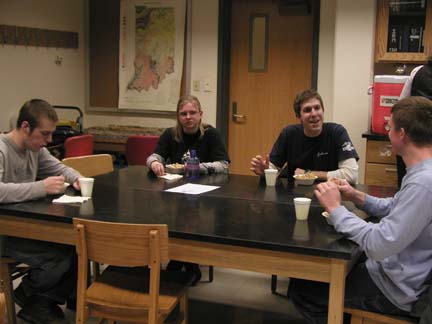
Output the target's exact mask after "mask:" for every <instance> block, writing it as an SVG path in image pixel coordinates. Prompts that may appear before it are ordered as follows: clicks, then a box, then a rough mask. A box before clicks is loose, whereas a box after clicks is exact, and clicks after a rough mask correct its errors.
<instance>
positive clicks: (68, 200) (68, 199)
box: [52, 195, 90, 204]
mask: <svg viewBox="0 0 432 324" xmlns="http://www.w3.org/2000/svg"><path fill="white" fill-rule="evenodd" d="M89 199H90V197H81V196H68V195H63V196H61V197H60V198H57V199H54V200H53V201H52V202H53V203H57V204H73V203H80V204H82V203H83V202H84V201H86V200H89Z"/></svg>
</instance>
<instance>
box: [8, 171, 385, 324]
mask: <svg viewBox="0 0 432 324" xmlns="http://www.w3.org/2000/svg"><path fill="white" fill-rule="evenodd" d="M183 183H186V182H185V181H184V180H179V181H174V182H167V181H165V180H161V179H157V178H155V177H154V176H153V175H152V174H151V173H148V172H147V169H146V168H145V167H129V168H125V169H119V170H116V171H115V172H113V173H110V174H106V175H102V176H98V177H96V179H95V185H94V189H93V198H92V199H91V200H89V201H87V202H85V203H83V204H82V205H59V204H52V203H51V200H52V199H53V197H47V198H45V199H41V200H37V201H30V202H24V203H17V204H3V205H0V234H3V235H10V236H18V237H26V238H32V239H39V240H46V241H51V242H58V243H65V244H75V242H76V239H75V233H74V231H73V228H72V219H73V218H74V217H79V218H86V219H95V220H102V221H110V222H123V223H150V224H151V223H163V224H168V228H169V234H170V257H171V258H173V259H176V260H182V261H188V262H195V263H199V264H211V265H215V266H221V267H227V268H236V269H241V270H248V271H256V272H262V273H268V274H277V275H283V276H287V277H293V278H303V279H309V280H316V281H321V282H329V283H330V293H329V305H330V306H329V317H328V322H329V323H335V324H337V323H342V317H343V303H344V287H345V276H346V274H347V272H348V271H349V266H350V262H352V261H353V260H354V259H355V257H356V256H357V255H358V247H357V245H356V244H354V243H353V242H351V241H349V240H347V239H345V238H344V237H343V236H342V235H340V234H338V233H336V232H335V230H334V229H333V227H331V226H329V225H327V223H326V221H325V219H324V218H323V217H322V216H321V212H322V211H323V210H322V208H321V207H320V206H319V204H318V202H317V200H316V199H315V198H314V196H313V187H312V186H309V187H306V186H304V187H302V186H296V185H295V184H294V183H292V182H287V181H286V179H278V181H277V184H276V186H275V187H266V186H265V181H263V180H260V178H259V177H255V176H237V175H230V176H228V175H212V176H207V177H202V178H200V179H199V180H198V181H197V183H201V184H210V185H218V186H220V188H219V189H216V190H214V191H210V192H208V193H204V194H201V195H184V194H177V193H169V192H164V190H165V189H168V188H172V187H175V186H178V185H180V184H183ZM361 189H363V190H365V191H368V192H372V193H373V194H374V195H377V196H390V195H392V194H393V192H390V191H389V189H388V188H381V187H362V188H361ZM68 194H77V193H76V192H75V191H74V190H73V189H72V188H68ZM298 196H306V197H310V198H312V206H311V209H310V213H309V219H308V221H296V219H295V211H294V206H293V198H294V197H298Z"/></svg>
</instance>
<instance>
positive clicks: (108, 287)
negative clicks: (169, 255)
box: [86, 267, 193, 314]
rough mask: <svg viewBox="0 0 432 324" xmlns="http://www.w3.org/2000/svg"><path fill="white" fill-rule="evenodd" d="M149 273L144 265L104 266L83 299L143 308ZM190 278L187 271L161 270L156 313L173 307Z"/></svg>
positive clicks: (165, 311)
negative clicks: (137, 266)
mask: <svg viewBox="0 0 432 324" xmlns="http://www.w3.org/2000/svg"><path fill="white" fill-rule="evenodd" d="M149 275H150V271H149V269H148V268H123V267H108V268H107V269H106V270H105V271H104V272H103V273H102V274H101V276H100V277H99V278H97V280H96V281H95V282H93V283H92V284H91V286H90V287H89V288H88V289H87V293H86V298H87V302H88V303H90V304H100V305H106V306H107V307H113V308H125V309H129V310H130V311H132V310H133V309H143V308H145V307H144V306H148V305H149V303H150V298H149V295H148V292H149V286H148V282H149ZM192 280H193V277H192V275H191V274H189V273H187V272H179V271H161V273H160V290H159V310H160V313H162V314H168V313H170V312H171V311H172V310H173V309H174V307H175V306H176V304H177V302H178V298H179V297H180V296H181V295H182V294H184V293H185V291H186V289H187V287H188V285H189V284H190V283H191V282H192ZM114 305H115V306H114Z"/></svg>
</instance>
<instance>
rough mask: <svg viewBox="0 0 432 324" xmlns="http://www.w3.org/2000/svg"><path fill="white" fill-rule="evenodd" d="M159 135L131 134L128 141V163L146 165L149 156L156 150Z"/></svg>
mask: <svg viewBox="0 0 432 324" xmlns="http://www.w3.org/2000/svg"><path fill="white" fill-rule="evenodd" d="M158 141H159V136H149V135H131V136H128V138H127V141H126V160H127V163H128V165H146V163H147V158H148V157H149V156H150V155H151V154H152V153H153V152H154V150H155V148H156V145H157V143H158Z"/></svg>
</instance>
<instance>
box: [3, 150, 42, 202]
mask: <svg viewBox="0 0 432 324" xmlns="http://www.w3.org/2000/svg"><path fill="white" fill-rule="evenodd" d="M4 163H5V161H4V156H3V154H1V153H0V203H14V202H20V201H26V200H33V199H38V198H42V197H45V195H46V191H45V186H44V184H43V182H42V181H36V182H27V183H4V182H3V175H4Z"/></svg>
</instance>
